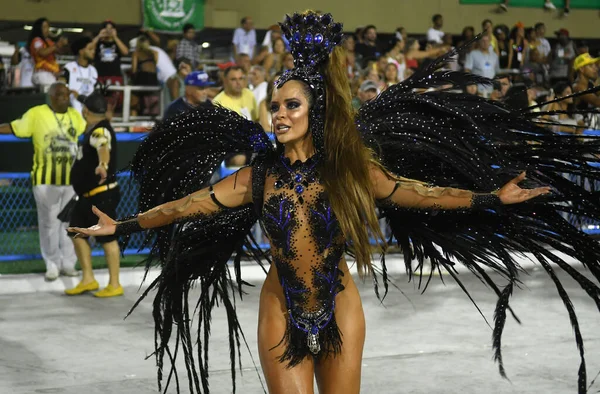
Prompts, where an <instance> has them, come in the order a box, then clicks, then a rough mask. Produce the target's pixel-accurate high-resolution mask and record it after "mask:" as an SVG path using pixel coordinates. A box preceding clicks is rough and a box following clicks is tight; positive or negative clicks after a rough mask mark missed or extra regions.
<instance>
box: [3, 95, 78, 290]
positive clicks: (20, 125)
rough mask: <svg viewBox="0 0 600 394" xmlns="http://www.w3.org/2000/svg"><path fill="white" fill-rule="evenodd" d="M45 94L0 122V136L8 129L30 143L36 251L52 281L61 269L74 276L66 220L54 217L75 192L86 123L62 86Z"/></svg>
mask: <svg viewBox="0 0 600 394" xmlns="http://www.w3.org/2000/svg"><path fill="white" fill-rule="evenodd" d="M48 96H49V99H50V100H49V104H43V105H38V106H36V107H33V108H31V109H29V111H27V112H26V113H25V114H24V115H23V116H22V117H21V119H17V120H14V121H12V122H11V123H10V124H2V125H0V134H10V133H12V134H14V135H15V136H16V137H18V138H31V140H32V142H33V150H34V153H33V166H32V169H31V184H32V185H33V195H34V198H35V203H36V206H37V214H38V227H39V234H40V249H41V252H42V257H43V259H44V262H45V263H46V279H47V280H55V279H56V278H57V277H58V275H59V273H60V272H62V273H63V274H65V275H68V276H75V275H77V272H76V271H75V263H76V261H77V258H76V256H75V251H74V249H73V243H72V242H71V240H70V239H69V237H68V236H67V232H66V224H65V223H62V222H61V221H60V220H59V219H58V218H57V215H58V214H59V212H60V211H61V210H62V209H63V208H64V206H65V205H66V204H67V203H68V202H69V201H70V200H71V198H72V197H73V196H74V194H75V192H74V191H73V188H72V187H71V178H70V175H71V166H72V165H73V161H74V159H75V155H76V153H77V138H78V137H79V136H80V135H81V134H82V133H83V132H84V131H85V121H84V120H83V118H82V116H81V115H80V114H79V112H77V111H76V110H75V109H73V108H71V107H69V89H68V88H67V86H66V85H65V84H63V83H55V84H53V85H52V86H51V87H50V90H49V91H48Z"/></svg>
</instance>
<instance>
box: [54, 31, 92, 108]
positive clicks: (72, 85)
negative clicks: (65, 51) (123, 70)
mask: <svg viewBox="0 0 600 394" xmlns="http://www.w3.org/2000/svg"><path fill="white" fill-rule="evenodd" d="M71 50H72V51H73V53H74V54H75V55H77V60H75V61H73V62H69V63H67V64H65V66H64V67H63V69H62V71H61V74H60V76H59V77H58V80H59V81H63V82H64V83H66V84H67V86H69V90H70V91H71V96H70V99H71V106H72V107H73V108H75V109H76V110H77V111H78V112H79V113H82V111H83V104H81V102H80V101H79V100H77V97H78V96H79V95H82V96H87V95H89V94H91V93H92V92H93V91H94V86H95V85H96V82H97V81H98V71H97V70H96V67H94V66H93V65H92V64H91V63H92V62H93V61H94V53H95V51H96V45H95V44H94V42H93V41H92V39H91V38H89V37H81V38H79V39H78V40H76V41H75V42H74V43H73V44H72V45H71Z"/></svg>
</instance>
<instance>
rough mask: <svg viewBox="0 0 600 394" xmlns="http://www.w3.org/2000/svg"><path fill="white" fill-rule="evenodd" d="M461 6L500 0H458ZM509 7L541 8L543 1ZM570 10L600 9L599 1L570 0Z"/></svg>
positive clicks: (519, 1)
mask: <svg viewBox="0 0 600 394" xmlns="http://www.w3.org/2000/svg"><path fill="white" fill-rule="evenodd" d="M460 3H461V4H500V3H502V1H501V0H460ZM552 3H554V5H555V6H556V7H558V8H562V7H564V6H565V2H564V0H552ZM509 5H510V7H531V8H541V7H543V6H544V1H543V0H510V2H509ZM571 8H588V9H589V8H591V9H600V0H571Z"/></svg>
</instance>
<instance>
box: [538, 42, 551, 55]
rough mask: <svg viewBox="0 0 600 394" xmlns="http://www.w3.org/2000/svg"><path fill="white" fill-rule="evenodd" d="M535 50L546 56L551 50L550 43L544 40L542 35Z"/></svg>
mask: <svg viewBox="0 0 600 394" xmlns="http://www.w3.org/2000/svg"><path fill="white" fill-rule="evenodd" d="M537 50H538V52H539V53H540V55H542V56H544V57H546V56H548V54H549V53H550V51H552V47H551V46H550V43H549V42H548V40H546V39H545V38H544V37H542V38H540V45H539V46H538V47H537Z"/></svg>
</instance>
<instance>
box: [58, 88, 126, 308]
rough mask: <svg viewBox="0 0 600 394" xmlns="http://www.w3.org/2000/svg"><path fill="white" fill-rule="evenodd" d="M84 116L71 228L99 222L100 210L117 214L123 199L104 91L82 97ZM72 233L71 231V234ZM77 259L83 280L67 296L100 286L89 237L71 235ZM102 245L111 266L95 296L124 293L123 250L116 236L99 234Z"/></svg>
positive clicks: (73, 172)
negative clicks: (120, 274)
mask: <svg viewBox="0 0 600 394" xmlns="http://www.w3.org/2000/svg"><path fill="white" fill-rule="evenodd" d="M79 99H81V100H82V104H83V116H84V118H85V120H86V121H87V124H88V127H87V128H86V130H85V133H84V135H83V140H82V141H81V142H80V144H79V149H78V151H77V157H76V160H75V163H74V164H73V167H72V168H71V183H72V185H73V189H74V190H75V193H77V196H78V199H77V202H76V203H75V207H74V208H73V211H72V213H71V218H70V221H69V227H89V226H93V225H94V224H96V223H97V222H98V218H97V217H96V215H95V214H94V212H96V210H97V209H100V210H101V211H102V212H110V213H109V215H111V214H112V215H116V213H117V212H116V211H117V205H118V204H119V200H120V198H121V194H120V192H119V185H118V183H117V160H116V159H117V139H116V136H115V131H114V130H113V128H112V126H111V125H110V122H109V121H108V119H107V117H106V111H107V103H106V99H105V97H104V94H103V93H102V92H99V91H95V92H93V93H92V94H90V95H89V96H87V97H83V96H80V97H79ZM70 234H72V233H70ZM72 241H73V245H74V246H75V252H76V253H77V259H78V260H79V265H80V266H81V273H82V277H81V281H80V282H79V283H78V284H77V286H75V287H74V288H72V289H67V290H65V293H66V294H67V295H79V294H83V293H86V292H88V291H94V290H97V289H98V288H99V284H98V282H97V281H96V279H95V278H94V271H93V270H92V250H91V248H90V244H89V242H88V240H87V239H86V238H82V237H77V236H75V237H72ZM96 242H97V243H99V244H101V245H102V248H103V249H104V257H105V259H106V263H107V265H108V274H109V283H108V285H107V286H106V287H105V288H104V289H102V290H100V291H98V292H96V293H94V296H96V297H101V298H104V297H114V296H120V295H123V287H122V286H121V284H120V283H119V264H120V252H119V243H118V241H117V237H115V236H114V235H112V236H102V237H96Z"/></svg>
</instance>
